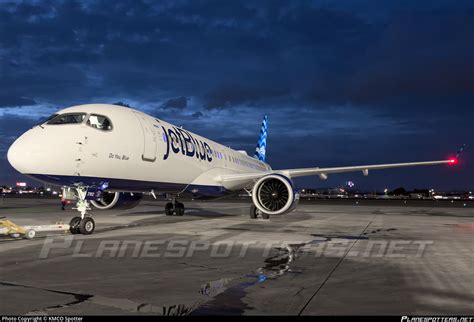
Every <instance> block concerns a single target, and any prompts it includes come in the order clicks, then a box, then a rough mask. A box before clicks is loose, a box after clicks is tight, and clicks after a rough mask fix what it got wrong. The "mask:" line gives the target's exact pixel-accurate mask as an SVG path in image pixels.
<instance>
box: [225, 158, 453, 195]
mask: <svg viewBox="0 0 474 322" xmlns="http://www.w3.org/2000/svg"><path fill="white" fill-rule="evenodd" d="M456 163H457V159H456V158H452V159H448V160H440V161H424V162H406V163H388V164H373V165H360V166H350V167H334V168H317V167H316V168H300V169H283V170H270V171H264V172H258V173H242V174H227V175H222V176H220V177H219V178H217V181H219V182H220V183H222V185H223V186H224V187H226V188H228V189H232V188H243V187H245V186H247V185H248V184H249V183H252V182H253V181H255V180H258V179H259V178H261V177H263V176H265V175H268V174H281V175H284V176H286V177H289V178H296V177H305V176H314V175H317V176H319V177H320V178H321V179H322V180H325V179H327V175H328V174H331V173H343V172H357V171H362V173H363V174H364V175H368V174H369V171H371V170H381V169H391V168H402V167H416V166H428V165H439V164H456Z"/></svg>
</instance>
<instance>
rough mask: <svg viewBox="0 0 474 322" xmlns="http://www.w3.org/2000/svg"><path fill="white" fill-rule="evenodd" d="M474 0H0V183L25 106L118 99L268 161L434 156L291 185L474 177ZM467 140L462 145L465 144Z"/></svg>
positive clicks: (33, 114)
mask: <svg viewBox="0 0 474 322" xmlns="http://www.w3.org/2000/svg"><path fill="white" fill-rule="evenodd" d="M473 40H474V2H473V1H471V0H465V1H463V0H459V1H452V0H446V1H438V0H433V1H413V0H398V1H388V0H387V1H380V0H373V1H368V0H359V1H352V0H333V1H332V0H319V1H296V0H292V1H279V0H269V1H262V0H258V1H255V0H252V1H224V0H218V1H216V0H214V1H197V0H189V1H183V0H169V1H151V0H150V1H148V0H141V1H138V0H129V1H92V0H91V1H53V0H51V1H33V0H30V1H10V0H0V185H1V184H2V183H12V182H15V181H16V180H20V179H21V178H22V177H21V176H20V175H19V174H17V173H16V172H15V171H14V170H13V169H12V168H11V167H10V166H9V164H8V162H7V160H6V151H7V149H8V146H9V145H10V144H11V142H12V141H13V140H14V139H15V138H16V137H17V136H18V135H20V134H21V133H22V132H23V131H25V130H27V129H28V128H29V127H31V126H32V124H34V123H35V122H37V120H38V119H40V118H42V117H44V116H48V115H49V114H52V113H53V112H54V111H55V110H57V109H59V108H63V107H67V106H71V105H75V104H82V103H94V102H96V103H114V102H125V103H127V104H129V105H130V106H132V107H134V108H137V109H139V110H142V111H144V112H147V113H150V114H153V115H156V116H158V117H160V118H162V119H164V120H167V121H169V122H171V123H174V124H177V125H182V126H183V127H185V128H188V129H189V130H191V131H193V132H196V133H198V134H201V135H204V136H207V137H209V138H210V139H213V140H216V141H218V142H221V143H223V144H226V145H229V146H231V147H232V148H236V149H245V150H247V151H248V152H249V153H252V152H253V150H254V146H255V144H256V141H257V135H258V131H259V127H260V122H261V118H262V116H263V115H264V114H268V117H269V128H270V132H269V139H268V149H267V158H268V161H269V162H270V164H271V165H272V166H273V168H275V169H278V168H288V167H309V166H342V165H356V164H370V163H385V162H399V161H419V160H420V161H421V160H436V159H443V158H445V157H448V156H450V155H452V154H453V152H454V153H455V152H456V150H457V149H458V148H459V146H460V145H461V144H463V143H467V144H468V148H467V149H466V153H465V155H464V158H463V160H462V162H461V164H460V165H459V166H458V167H455V168H454V167H443V166H441V167H429V168H423V169H420V168H416V169H400V170H386V171H379V172H373V173H371V175H370V176H369V177H367V178H365V177H362V175H361V174H341V175H334V176H332V177H330V179H329V180H328V181H327V182H320V181H318V179H316V178H306V179H303V180H300V181H298V184H299V185H300V186H314V187H318V186H319V187H322V186H338V185H343V184H344V182H346V181H347V180H353V181H354V182H355V183H356V187H358V188H361V189H383V188H385V187H388V188H396V187H398V186H404V187H406V188H415V187H419V188H421V187H433V188H435V189H472V188H474V153H473V151H474V140H473V139H474V110H473V109H474V104H473V103H474V41H473ZM469 146H470V148H469Z"/></svg>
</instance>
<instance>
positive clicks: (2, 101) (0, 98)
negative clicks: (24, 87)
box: [0, 95, 37, 108]
mask: <svg viewBox="0 0 474 322" xmlns="http://www.w3.org/2000/svg"><path fill="white" fill-rule="evenodd" d="M36 104H37V103H36V101H35V100H33V99H31V98H27V97H18V96H11V95H0V108H2V107H15V106H25V105H36Z"/></svg>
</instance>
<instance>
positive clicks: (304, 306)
mask: <svg viewBox="0 0 474 322" xmlns="http://www.w3.org/2000/svg"><path fill="white" fill-rule="evenodd" d="M377 216H378V215H377V214H376V215H374V217H373V218H372V219H371V220H370V221H369V223H368V224H367V226H365V228H364V229H363V230H362V232H361V233H360V234H359V236H360V237H361V236H362V235H363V234H364V233H365V232H366V230H367V228H369V226H370V225H371V224H372V222H373V221H374V219H375V218H376V217H377ZM358 241H359V239H355V240H354V242H353V243H352V245H351V247H349V249H348V250H347V251H346V252H345V253H344V256H342V257H341V259H339V261H338V262H337V263H336V265H334V267H333V269H332V270H331V271H330V272H329V274H328V276H326V278H325V279H324V281H323V282H322V283H321V285H319V287H318V288H317V289H316V291H315V292H314V293H313V295H311V297H310V298H309V299H308V301H306V303H305V305H303V307H302V308H301V310H300V311H299V312H298V316H300V315H301V314H303V312H304V310H306V308H307V307H308V305H309V303H311V301H312V300H313V299H314V298H315V297H316V295H317V294H318V293H319V291H321V289H322V288H323V287H324V285H326V282H327V281H328V280H329V279H330V278H331V276H332V274H333V273H334V272H335V271H336V269H337V268H338V267H339V265H340V264H341V263H342V262H343V261H344V259H345V258H346V256H347V254H349V253H350V251H351V250H352V248H353V247H354V245H355V244H357V242H358Z"/></svg>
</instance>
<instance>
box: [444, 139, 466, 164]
mask: <svg viewBox="0 0 474 322" xmlns="http://www.w3.org/2000/svg"><path fill="white" fill-rule="evenodd" d="M465 148H466V144H463V145H462V146H461V148H460V149H459V150H458V152H457V153H456V155H455V156H454V157H451V158H449V160H448V162H449V164H453V165H454V164H458V162H459V156H460V155H461V153H462V152H463V151H464V149H465Z"/></svg>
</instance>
